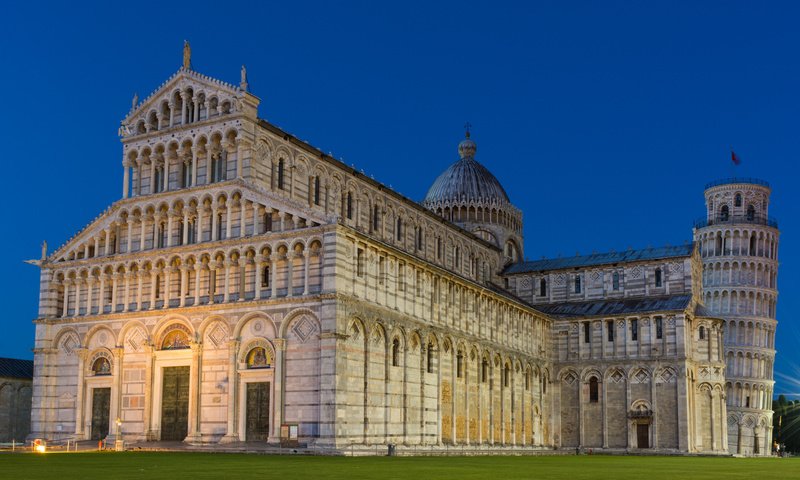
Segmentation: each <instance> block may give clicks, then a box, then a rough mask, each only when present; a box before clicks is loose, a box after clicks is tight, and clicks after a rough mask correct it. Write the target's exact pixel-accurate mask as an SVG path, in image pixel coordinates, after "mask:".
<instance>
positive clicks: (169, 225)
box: [166, 211, 175, 247]
mask: <svg viewBox="0 0 800 480" xmlns="http://www.w3.org/2000/svg"><path fill="white" fill-rule="evenodd" d="M173 218H175V215H174V214H173V213H172V211H170V212H167V245H166V246H167V247H171V246H172V219H173Z"/></svg>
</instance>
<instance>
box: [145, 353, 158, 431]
mask: <svg viewBox="0 0 800 480" xmlns="http://www.w3.org/2000/svg"><path fill="white" fill-rule="evenodd" d="M143 350H144V354H145V357H146V360H145V364H144V412H142V422H143V424H144V434H145V440H147V441H154V440H157V436H156V432H155V431H154V430H153V423H152V420H151V419H152V418H153V412H152V409H153V369H154V368H155V367H154V365H153V364H154V363H155V359H156V357H155V355H153V350H154V347H153V345H150V344H147V345H144V346H143Z"/></svg>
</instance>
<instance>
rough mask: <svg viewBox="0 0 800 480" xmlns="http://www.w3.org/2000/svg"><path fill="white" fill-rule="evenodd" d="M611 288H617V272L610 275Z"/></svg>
mask: <svg viewBox="0 0 800 480" xmlns="http://www.w3.org/2000/svg"><path fill="white" fill-rule="evenodd" d="M611 289H612V290H619V272H614V273H613V274H612V275H611Z"/></svg>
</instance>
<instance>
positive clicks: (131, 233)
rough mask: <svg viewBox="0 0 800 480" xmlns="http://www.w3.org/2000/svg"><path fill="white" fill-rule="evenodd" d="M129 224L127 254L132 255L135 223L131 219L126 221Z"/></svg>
mask: <svg viewBox="0 0 800 480" xmlns="http://www.w3.org/2000/svg"><path fill="white" fill-rule="evenodd" d="M125 221H126V222H127V223H128V244H127V248H126V249H125V253H131V249H132V248H133V221H132V219H131V218H130V217H128V218H127V219H126V220H125Z"/></svg>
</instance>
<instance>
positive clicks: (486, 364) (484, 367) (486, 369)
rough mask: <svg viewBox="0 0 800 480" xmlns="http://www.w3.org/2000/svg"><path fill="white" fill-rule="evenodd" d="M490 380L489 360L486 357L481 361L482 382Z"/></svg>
mask: <svg viewBox="0 0 800 480" xmlns="http://www.w3.org/2000/svg"><path fill="white" fill-rule="evenodd" d="M487 381H489V360H488V359H486V358H484V359H483V362H482V363H481V382H483V383H486V382H487Z"/></svg>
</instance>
